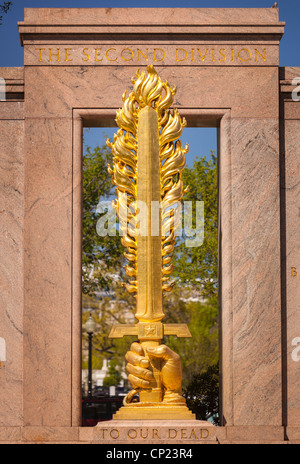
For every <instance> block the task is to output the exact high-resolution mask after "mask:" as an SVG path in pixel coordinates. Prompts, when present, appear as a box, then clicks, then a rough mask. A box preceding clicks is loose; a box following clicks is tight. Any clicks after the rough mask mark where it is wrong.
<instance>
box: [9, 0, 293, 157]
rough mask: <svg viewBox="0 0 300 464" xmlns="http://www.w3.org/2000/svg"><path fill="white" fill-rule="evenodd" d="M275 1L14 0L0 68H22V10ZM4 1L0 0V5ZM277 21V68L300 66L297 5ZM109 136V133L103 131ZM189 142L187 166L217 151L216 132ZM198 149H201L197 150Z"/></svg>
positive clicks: (287, 5) (192, 135)
mask: <svg viewBox="0 0 300 464" xmlns="http://www.w3.org/2000/svg"><path fill="white" fill-rule="evenodd" d="M274 2H275V0H198V1H195V0H185V2H184V3H183V2H182V1H181V2H179V1H178V0H173V1H172V0H159V1H158V0H151V1H150V0H143V1H137V0H130V1H129V0H124V1H123V2H121V1H119V0H105V1H103V0H102V1H101V0H13V7H12V10H11V11H10V12H9V13H8V14H7V15H5V16H4V22H3V25H2V26H0V67H6V66H8V67H10V66H23V49H22V47H21V45H20V41H19V35H18V27H17V22H18V21H23V19H24V8H26V7H27V8H120V7H128V8H130V7H131V8H138V7H144V8H150V7H152V8H159V7H160V8H180V7H185V8H269V7H271V6H272V5H273V4H274ZM2 3H3V1H2V0H0V4H2ZM278 4H279V11H280V20H281V21H286V23H287V26H286V32H285V36H284V37H283V39H282V41H281V44H280V66H300V48H299V43H300V27H299V18H300V1H299V0H279V1H278ZM106 133H108V135H109V136H111V135H112V133H111V131H109V130H108V129H106ZM186 141H188V142H189V145H190V154H189V156H188V160H189V163H188V164H191V162H192V159H193V158H194V156H196V155H200V156H203V155H208V154H209V152H210V149H216V130H215V129H197V130H193V129H185V131H184V136H183V142H184V143H185V142H186ZM88 143H89V144H90V145H91V146H93V145H95V144H100V145H101V144H102V143H103V137H102V131H100V132H99V130H98V131H97V130H91V131H90V134H89V137H88ZM199 147H200V148H199Z"/></svg>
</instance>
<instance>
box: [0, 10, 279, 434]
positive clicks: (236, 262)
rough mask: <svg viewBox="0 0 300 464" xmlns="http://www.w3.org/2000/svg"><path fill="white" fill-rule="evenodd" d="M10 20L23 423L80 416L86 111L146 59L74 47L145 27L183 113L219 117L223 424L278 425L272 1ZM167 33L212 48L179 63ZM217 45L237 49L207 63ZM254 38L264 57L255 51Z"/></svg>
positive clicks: (115, 93) (101, 108)
mask: <svg viewBox="0 0 300 464" xmlns="http://www.w3.org/2000/svg"><path fill="white" fill-rule="evenodd" d="M49 21H50V22H52V23H54V24H55V25H54V26H53V24H52V25H51V24H50V22H49ZM78 24H82V26H81V33H82V34H81V36H78V33H77V32H78ZM86 24H88V26H87V25H86ZM145 24H148V25H147V26H145ZM228 25H229V26H230V27H228ZM19 27H20V32H21V39H22V43H23V45H24V49H25V59H26V61H25V96H26V97H25V152H24V158H25V168H24V175H25V184H24V185H25V192H24V288H25V293H24V322H23V324H24V424H25V425H28V426H42V425H43V426H48V427H52V426H57V427H68V426H71V425H73V426H76V425H77V426H78V425H80V416H79V413H78V411H79V409H80V394H79V391H80V390H79V386H78V385H77V384H79V379H80V350H79V347H80V346H79V345H80V328H79V323H78V321H79V319H80V307H79V305H78V304H77V303H76V302H78V298H79V295H80V249H79V246H77V244H78V243H80V240H78V237H80V206H81V205H80V163H81V143H80V128H81V119H83V121H82V122H83V123H85V120H86V121H87V120H89V121H90V120H91V117H92V118H93V125H95V124H97V122H98V124H99V125H101V121H103V118H106V120H107V119H108V120H111V119H112V118H113V116H114V114H115V110H116V109H117V108H119V106H120V105H121V96H122V94H123V91H124V89H125V88H128V89H130V80H131V77H132V75H133V74H134V73H135V70H136V68H137V67H138V66H139V67H143V66H145V65H146V64H149V63H150V61H149V62H148V63H147V62H139V63H137V61H134V60H132V61H126V60H124V59H122V56H121V52H120V55H119V59H118V60H117V61H116V62H114V63H112V64H109V65H108V63H107V62H106V64H105V66H102V65H101V64H100V65H99V62H95V63H93V64H91V63H90V62H89V63H88V65H86V66H85V61H83V59H82V58H83V56H84V58H85V59H86V58H87V55H86V54H85V55H83V56H82V51H83V50H84V49H85V48H89V49H90V48H92V47H94V48H101V49H102V50H106V52H107V50H109V49H114V50H112V51H113V52H116V51H118V50H119V49H120V47H124V49H125V48H126V49H127V52H126V53H128V49H130V50H131V49H133V48H134V47H137V46H139V44H140V43H141V39H143V42H142V43H143V47H146V48H147V47H148V48H149V53H150V51H152V52H154V49H158V48H159V49H163V50H165V51H166V59H165V61H161V62H160V61H156V62H154V65H155V66H156V68H157V70H158V72H159V73H160V75H161V76H162V78H164V79H168V81H169V82H170V83H171V84H173V85H175V84H176V86H177V88H178V92H177V96H176V105H177V106H178V107H179V108H180V109H181V112H182V114H183V115H184V114H186V116H187V117H188V116H189V115H191V121H192V122H191V124H195V123H196V124H199V125H201V119H203V120H205V121H206V123H207V118H210V121H211V123H212V124H213V125H215V126H216V125H220V201H221V203H220V205H221V222H220V231H221V237H222V238H221V249H222V295H221V302H222V315H221V316H222V337H221V355H222V385H223V390H222V405H223V416H224V424H227V425H231V426H265V425H268V426H280V425H282V414H283V408H282V397H283V390H284V388H283V384H282V374H283V367H282V361H281V360H282V356H281V355H282V314H281V273H280V257H281V255H280V251H281V249H280V185H279V180H280V179H279V161H280V160H279V155H280V150H279V104H278V101H279V90H278V82H279V69H278V44H279V40H280V38H281V35H282V33H283V24H282V23H279V22H278V11H277V10H276V9H260V10H256V9H251V10H248V9H247V10H244V9H242V10H226V9H220V10H201V9H196V10H188V9H183V10H163V11H162V12H161V15H160V16H159V17H158V16H157V10H155V11H153V10H151V9H150V10H143V9H141V10H135V15H134V16H133V15H132V12H131V11H130V10H128V9H125V10H111V9H106V10H104V9H95V10H84V9H83V10H78V11H73V10H68V9H67V10H54V11H52V12H51V16H49V10H47V9H42V10H36V9H33V10H32V9H28V10H26V11H25V22H24V23H21V24H20V26H19ZM134 31H135V32H138V35H135V36H130V33H131V32H134ZM187 33H189V36H188V37H187V36H186V34H187ZM182 34H184V35H182ZM171 37H172V38H171ZM174 37H176V39H175V40H174ZM203 37H205V38H203ZM241 37H243V38H242V39H241ZM174 45H175V46H176V48H177V49H179V48H180V49H186V50H187V49H188V47H190V48H189V52H190V56H192V55H191V53H192V52H191V50H192V49H194V50H198V48H200V47H201V50H202V49H204V50H206V49H209V50H210V52H209V54H208V55H207V58H206V59H205V60H204V61H202V59H201V62H200V63H198V65H197V64H195V62H194V61H192V58H191V59H190V61H188V60H185V61H184V62H179V61H176V53H175V54H174ZM226 47H227V48H230V50H231V48H232V49H233V50H237V55H234V56H235V61H231V52H229V53H228V54H227V55H226V56H227V58H226V59H227V63H226V62H225V64H224V62H221V61H219V63H218V62H217V63H216V56H218V60H220V59H221V56H222V55H220V54H219V51H220V50H222V49H223V51H224V49H226ZM36 49H37V50H36ZM40 49H43V50H40ZM49 49H51V60H50V55H49ZM57 49H59V50H60V51H59V55H58V54H57ZM66 49H67V52H66ZM264 49H266V54H265V55H264V51H263V50H264ZM76 50H79V52H80V53H79V54H78V53H77V52H76ZM120 50H123V49H120ZM212 50H215V52H214V53H216V51H218V55H216V54H213V53H212ZM239 50H243V52H241V55H240V56H241V57H242V58H243V60H247V54H248V56H249V60H250V54H249V53H251V59H252V60H254V61H253V62H252V63H251V65H250V62H248V60H247V61H243V60H241V59H239V58H236V56H237V57H238V51H239ZM245 50H246V52H245ZM247 50H249V52H247ZM255 50H260V52H261V54H262V55H263V56H264V58H261V57H260V56H259V55H257V61H255V56H256V55H255ZM34 51H35V52H36V54H34ZM175 51H176V49H175ZM40 52H41V56H40V55H39V54H40ZM55 52H56V57H55ZM73 52H74V54H73ZM44 53H45V55H44ZM86 53H87V51H86ZM129 53H130V52H129ZM104 55H105V53H104ZM99 56H101V55H99ZM107 56H108V57H109V58H112V55H110V54H107ZM124 56H126V57H127V55H124ZM124 56H123V58H124ZM129 56H130V55H129ZM153 56H154V55H153ZM178 56H179V55H178ZM199 56H200V55H199ZM202 56H203V55H202ZM208 56H209V59H208ZM40 58H41V59H42V61H40ZM58 58H59V61H58ZM135 59H136V55H135ZM45 60H48V62H47V61H45ZM100 63H101V62H100ZM179 64H180V65H179ZM97 115H98V116H97ZM89 123H90V122H87V124H89ZM74 237H76V243H75V241H74ZM0 336H1V334H0ZM19 348H20V347H19ZM0 375H1V371H0Z"/></svg>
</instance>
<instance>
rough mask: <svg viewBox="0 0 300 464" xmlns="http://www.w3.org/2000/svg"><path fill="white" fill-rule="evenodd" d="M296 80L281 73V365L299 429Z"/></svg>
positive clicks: (292, 73) (299, 102)
mask: <svg viewBox="0 0 300 464" xmlns="http://www.w3.org/2000/svg"><path fill="white" fill-rule="evenodd" d="M295 78H296V79H297V78H298V79H297V81H296V82H300V68H283V69H282V70H281V110H282V113H281V118H282V124H281V135H282V143H281V159H282V162H281V165H282V204H283V208H282V238H283V260H282V272H283V301H282V303H283V311H284V326H283V329H284V332H283V334H284V348H285V349H284V352H283V366H284V369H285V376H286V382H287V387H286V390H285V401H286V410H285V414H286V422H287V424H288V426H289V427H299V426H300V396H299V381H300V370H299V368H300V317H299V314H300V290H299V289H300V286H299V279H300V249H299V221H300V209H299V208H300V188H299V176H300V139H299V129H300V99H299V92H298V90H297V88H296V87H297V86H296V85H295V83H294V84H293V80H294V79H295ZM293 91H294V92H295V96H294V99H293V96H292V92H293Z"/></svg>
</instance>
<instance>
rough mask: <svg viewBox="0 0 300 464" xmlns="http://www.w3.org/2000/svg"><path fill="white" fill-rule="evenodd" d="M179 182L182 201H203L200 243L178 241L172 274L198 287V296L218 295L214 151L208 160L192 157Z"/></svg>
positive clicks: (216, 187)
mask: <svg viewBox="0 0 300 464" xmlns="http://www.w3.org/2000/svg"><path fill="white" fill-rule="evenodd" d="M183 181H184V184H185V185H186V186H189V191H188V193H186V194H185V196H184V201H192V202H193V204H195V203H196V202H197V201H203V202H204V222H205V231H204V243H203V245H202V246H199V247H191V248H188V247H186V245H185V241H184V240H181V241H180V243H179V246H178V248H177V249H176V258H175V259H176V266H175V269H174V275H175V276H177V277H178V278H179V280H180V284H181V285H188V286H190V287H193V289H194V290H196V289H197V290H199V291H200V292H201V295H202V297H206V298H212V297H214V298H215V297H216V296H217V294H218V197H217V192H218V172H217V156H216V155H215V152H214V151H211V153H210V157H209V158H208V159H207V158H206V157H204V158H200V159H199V158H196V159H195V161H194V164H193V167H192V168H185V170H184V172H183ZM194 221H195V217H194ZM193 226H194V227H195V226H196V224H195V223H194V224H193Z"/></svg>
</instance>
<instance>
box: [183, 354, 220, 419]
mask: <svg viewBox="0 0 300 464" xmlns="http://www.w3.org/2000/svg"><path fill="white" fill-rule="evenodd" d="M183 394H184V396H185V398H186V402H187V406H188V408H189V409H191V410H192V411H193V412H194V413H195V414H196V418H197V420H205V421H206V420H208V419H210V420H212V421H213V422H214V424H216V425H218V424H219V417H218V413H219V364H218V363H217V364H214V365H212V366H210V367H209V368H208V369H207V371H206V372H203V373H201V374H194V376H193V379H192V381H191V382H190V383H189V385H188V386H187V388H186V389H184V392H183Z"/></svg>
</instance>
